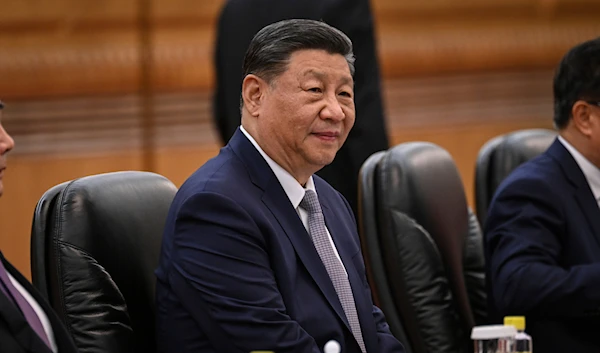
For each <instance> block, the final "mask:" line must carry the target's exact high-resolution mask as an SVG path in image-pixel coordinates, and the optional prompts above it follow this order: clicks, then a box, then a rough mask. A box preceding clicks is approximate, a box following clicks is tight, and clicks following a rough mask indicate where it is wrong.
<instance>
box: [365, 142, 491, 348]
mask: <svg viewBox="0 0 600 353" xmlns="http://www.w3.org/2000/svg"><path fill="white" fill-rule="evenodd" d="M372 158H375V159H377V161H376V165H375V167H373V166H372V165H371V166H370V165H369V164H368V163H369V162H371V163H373V160H371V161H370V160H367V162H366V163H365V165H364V166H363V168H371V169H374V172H371V175H373V179H374V181H373V186H372V187H370V188H369V187H367V186H366V185H365V181H364V180H365V179H366V178H365V176H367V173H365V172H364V171H363V172H362V173H361V183H360V184H359V187H360V189H361V192H362V197H363V199H367V198H370V199H372V200H374V201H373V202H374V206H372V207H371V209H369V208H368V207H364V206H365V204H366V201H365V200H361V205H362V206H363V208H362V209H361V210H360V212H359V219H360V220H361V221H360V225H361V227H360V229H361V236H362V242H363V246H364V252H365V253H366V254H365V258H366V262H367V267H368V268H369V267H370V268H371V270H370V271H369V275H370V277H371V282H372V283H373V282H374V283H376V285H375V290H374V292H376V293H375V295H376V297H378V299H379V300H380V301H381V306H382V310H383V311H384V313H385V314H386V317H389V316H390V314H391V315H396V316H398V317H399V321H400V322H401V324H402V326H403V331H404V332H405V333H406V336H407V341H408V345H409V346H410V349H411V350H412V351H413V352H417V353H425V352H466V351H469V350H470V349H471V342H470V339H469V333H470V329H471V327H472V326H473V325H475V324H476V323H477V324H480V323H483V322H485V320H486V313H485V306H486V298H485V278H484V262H483V261H484V260H483V248H482V243H481V231H480V228H479V225H478V222H477V220H476V218H475V216H474V214H473V213H472V212H471V211H470V210H469V209H468V206H467V202H466V199H465V195H464V190H463V186H462V182H461V180H460V176H459V174H458V171H457V169H456V166H455V164H454V161H453V160H452V157H451V156H450V155H449V154H448V153H447V152H446V151H445V150H443V149H442V148H440V147H438V146H435V145H433V144H430V143H422V142H415V143H405V144H401V145H398V146H396V147H394V148H393V149H391V150H389V151H387V152H385V154H383V155H380V156H378V157H372ZM370 223H374V224H375V227H373V226H372V225H371V226H369V224H370ZM375 228H376V229H375ZM373 238H376V239H377V240H378V241H379V254H380V258H377V254H378V253H377V252H375V251H373V250H372V247H373V244H374V243H375V241H374V240H373ZM377 261H383V266H377V264H376V262H377ZM381 267H383V270H382V271H383V272H384V273H385V276H384V275H382V274H378V273H376V272H377V271H381V270H378V269H380V268H381ZM383 277H385V278H386V280H387V288H386V286H385V285H384V286H381V285H379V284H378V283H381V282H382V281H383V279H382V278H383ZM382 291H387V293H382ZM386 295H389V296H391V298H392V299H391V301H392V303H393V304H394V306H395V310H396V311H395V312H390V311H392V310H394V306H392V305H386V302H387V300H386V299H385V296H386Z"/></svg>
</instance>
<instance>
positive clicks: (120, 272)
mask: <svg viewBox="0 0 600 353" xmlns="http://www.w3.org/2000/svg"><path fill="white" fill-rule="evenodd" d="M176 191H177V189H176V187H175V186H174V185H173V184H172V183H171V182H170V181H169V180H167V179H166V178H164V177H162V176H160V175H157V174H153V173H146V172H115V173H108V174H100V175H94V176H89V177H84V178H81V179H76V180H73V181H70V182H67V183H63V184H60V185H57V186H55V187H53V188H52V189H50V190H48V191H47V192H46V193H45V194H44V196H42V198H41V199H40V201H39V202H38V205H37V207H36V210H35V214H34V219H33V228H32V239H31V268H32V279H33V284H34V285H35V286H36V287H37V288H38V289H39V290H40V291H41V292H42V294H43V295H44V296H46V297H47V298H48V300H49V302H50V303H51V305H52V307H53V308H54V310H55V311H56V312H57V313H58V315H59V317H60V318H61V319H62V321H63V322H64V323H65V325H66V326H67V328H68V330H69V331H70V332H71V334H72V337H73V340H74V342H75V344H76V346H77V347H78V349H79V350H80V352H86V353H96V352H97V353H120V352H144V353H146V352H150V353H151V352H155V351H156V348H155V342H154V338H155V334H154V310H155V303H154V288H155V277H154V269H155V268H156V266H157V264H158V256H159V252H160V244H161V238H162V232H163V226H164V221H165V219H166V216H167V212H168V209H169V207H170V204H171V201H172V199H173V197H174V196H175V193H176Z"/></svg>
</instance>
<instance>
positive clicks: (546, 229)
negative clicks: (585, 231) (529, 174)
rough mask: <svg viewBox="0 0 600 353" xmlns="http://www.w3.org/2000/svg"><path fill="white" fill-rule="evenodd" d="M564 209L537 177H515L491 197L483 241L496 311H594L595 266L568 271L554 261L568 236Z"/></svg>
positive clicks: (598, 283) (599, 285)
mask: <svg viewBox="0 0 600 353" xmlns="http://www.w3.org/2000/svg"><path fill="white" fill-rule="evenodd" d="M565 212H566V210H564V208H563V207H561V200H560V199H559V198H558V197H557V196H556V193H554V192H553V190H552V187H551V186H550V185H548V184H547V182H545V181H543V180H539V179H520V180H516V181H514V182H513V183H512V184H510V185H507V186H506V187H503V188H502V190H501V191H500V192H499V194H498V195H497V196H496V199H495V200H494V202H493V203H492V207H491V208H490V212H489V216H488V220H487V223H486V232H485V233H486V242H485V243H486V255H487V259H488V261H489V266H490V269H489V270H490V277H491V278H490V280H491V286H492V291H493V296H494V299H495V305H496V307H497V308H498V310H499V314H501V315H511V314H519V315H528V314H535V315H543V316H549V317H553V316H563V317H564V316H572V317H577V316H583V315H593V314H594V313H597V309H598V306H599V304H600V264H588V265H580V266H573V267H571V268H568V269H566V268H563V267H561V266H560V265H559V261H560V256H561V251H562V245H561V244H562V243H564V237H569V234H565V232H566V225H565V222H568V216H567V214H565ZM571 212H575V210H571ZM581 226H582V227H585V226H587V225H585V224H582V225H581Z"/></svg>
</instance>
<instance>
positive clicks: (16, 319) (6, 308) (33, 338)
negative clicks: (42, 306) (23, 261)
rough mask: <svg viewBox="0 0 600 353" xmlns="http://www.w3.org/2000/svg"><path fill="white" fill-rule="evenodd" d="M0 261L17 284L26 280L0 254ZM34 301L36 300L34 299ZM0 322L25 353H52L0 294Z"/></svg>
mask: <svg viewBox="0 0 600 353" xmlns="http://www.w3.org/2000/svg"><path fill="white" fill-rule="evenodd" d="M0 261H2V263H3V264H4V266H5V267H6V270H7V271H8V273H10V274H11V276H13V277H14V278H15V279H16V280H17V281H18V282H19V283H21V284H22V285H23V283H22V281H21V279H23V280H25V282H27V280H26V279H25V278H24V277H23V276H22V275H21V274H20V273H19V272H18V271H17V270H16V269H15V268H14V267H12V265H11V264H10V263H9V262H8V261H6V260H5V259H4V257H3V256H2V255H1V254H0ZM29 286H31V285H29ZM23 287H24V288H25V289H26V290H27V291H29V290H30V288H28V287H27V286H25V285H24V286H23ZM36 300H38V299H37V298H36ZM0 320H4V321H5V322H6V324H7V327H8V330H9V331H10V332H11V334H12V336H13V337H14V339H15V341H16V342H18V343H19V344H20V345H21V346H22V347H23V349H24V350H25V351H27V352H35V353H52V351H51V350H50V348H49V347H48V346H46V344H45V343H44V342H43V341H42V339H41V338H40V337H38V335H37V334H36V333H35V331H34V330H33V329H32V328H31V326H29V323H28V322H27V320H26V319H25V316H23V314H22V313H21V311H20V310H19V309H18V308H17V306H16V305H15V304H14V303H13V301H12V300H11V299H9V298H8V297H7V296H5V295H4V293H2V292H0Z"/></svg>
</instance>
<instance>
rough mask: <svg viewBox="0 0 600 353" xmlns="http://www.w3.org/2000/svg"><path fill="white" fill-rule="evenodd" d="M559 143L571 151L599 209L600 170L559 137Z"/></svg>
mask: <svg viewBox="0 0 600 353" xmlns="http://www.w3.org/2000/svg"><path fill="white" fill-rule="evenodd" d="M558 141H560V143H562V144H563V146H565V148H566V149H567V151H569V153H571V156H573V159H575V162H577V165H578V166H579V168H580V169H581V171H582V172H583V175H584V176H585V179H586V180H587V182H588V185H589V186H590V189H592V194H594V198H595V199H596V203H598V207H600V169H598V167H596V166H595V165H593V164H592V162H590V161H589V160H588V159H587V158H585V157H584V156H583V155H582V154H581V152H579V151H578V150H577V149H576V148H575V147H573V146H572V145H571V144H570V143H568V142H567V140H565V139H564V138H562V137H561V136H558Z"/></svg>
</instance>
